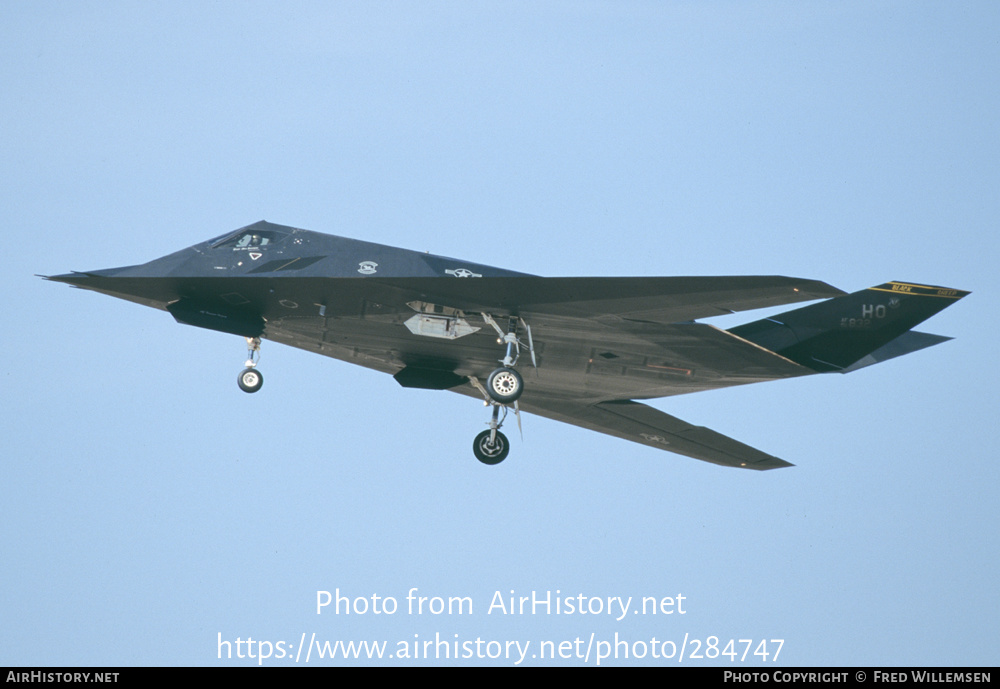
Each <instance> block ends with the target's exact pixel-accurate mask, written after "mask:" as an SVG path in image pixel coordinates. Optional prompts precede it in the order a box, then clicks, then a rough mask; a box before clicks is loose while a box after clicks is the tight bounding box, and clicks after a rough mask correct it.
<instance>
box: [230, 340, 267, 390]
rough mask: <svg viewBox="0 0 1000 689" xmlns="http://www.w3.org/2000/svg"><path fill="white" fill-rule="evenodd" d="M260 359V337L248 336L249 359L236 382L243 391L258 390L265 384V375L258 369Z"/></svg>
mask: <svg viewBox="0 0 1000 689" xmlns="http://www.w3.org/2000/svg"><path fill="white" fill-rule="evenodd" d="M259 360H260V338H259V337H248V338H247V360H246V363H245V364H244V366H246V368H244V369H243V370H242V371H240V375H239V377H238V378H237V379H236V384H237V385H239V386H240V390H242V391H243V392H257V391H258V390H260V387H261V386H262V385H263V384H264V376H263V375H262V374H261V372H260V371H258V370H257V362H258V361H259Z"/></svg>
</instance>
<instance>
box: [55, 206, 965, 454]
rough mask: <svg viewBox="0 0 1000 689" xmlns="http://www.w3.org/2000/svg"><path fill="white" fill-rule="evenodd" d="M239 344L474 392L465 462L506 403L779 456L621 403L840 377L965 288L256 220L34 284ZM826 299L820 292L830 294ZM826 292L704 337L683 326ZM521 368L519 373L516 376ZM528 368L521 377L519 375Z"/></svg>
mask: <svg viewBox="0 0 1000 689" xmlns="http://www.w3.org/2000/svg"><path fill="white" fill-rule="evenodd" d="M48 279H50V280H56V281H58V282H66V283H69V284H71V285H75V286H76V287H82V288H84V289H89V290H93V291H95V292H102V293H104V294H108V295H111V296H113V297H119V298H121V299H127V300H129V301H134V302H137V303H139V304H144V305H146V306H153V307H156V308H158V309H163V310H166V311H169V312H170V314H171V315H172V316H173V317H174V318H175V319H176V320H177V321H179V322H180V323H186V324H189V325H195V326H198V327H201V328H208V329H210V330H217V331H220V332H224V333H230V334H233V335H240V336H242V337H245V338H246V340H247V345H248V360H247V362H246V365H245V368H244V369H243V371H241V372H240V374H239V379H238V382H239V387H240V388H241V389H243V390H244V391H246V392H256V391H257V390H259V389H260V388H261V384H262V383H263V380H264V379H263V377H262V375H261V373H260V371H259V370H258V369H257V367H256V364H257V358H258V355H259V349H260V342H261V338H264V339H268V340H274V341H276V342H281V343H284V344H288V345H292V346H293V347H299V348H301V349H307V350H309V351H312V352H316V353H318V354H324V355H326V356H329V357H333V358H335V359H342V360H344V361H348V362H350V363H354V364H359V365H361V366H365V367H368V368H373V369H376V370H378V371H383V372H385V373H390V374H392V376H393V377H394V378H395V379H396V381H398V382H399V384H400V385H402V386H404V387H412V388H426V389H432V390H452V391H454V392H460V393H463V394H465V395H469V396H471V397H477V398H482V400H483V401H484V402H485V403H486V405H487V406H489V407H490V408H491V411H492V413H491V417H490V420H489V428H488V429H487V430H485V431H483V432H482V433H480V434H479V435H478V436H476V438H475V441H474V442H473V452H474V453H475V456H476V457H477V458H478V459H479V460H480V461H481V462H483V463H485V464H497V463H499V462H501V461H503V459H504V458H505V457H506V456H507V453H508V451H509V449H510V444H509V442H508V440H507V438H506V437H505V436H504V434H503V433H501V432H500V428H501V426H502V424H503V422H504V420H505V418H506V416H507V413H508V411H509V410H513V411H514V412H515V414H516V415H517V419H518V424H519V425H520V415H519V413H520V412H521V411H526V412H531V413H533V414H538V415H540V416H545V417H548V418H550V419H556V420H558V421H565V422H566V423H570V424H573V425H576V426H582V427H584V428H589V429H591V430H595V431H599V432H601V433H607V434H608V435H613V436H616V437H619V438H624V439H626V440H631V441H633V442H637V443H641V444H643V445H648V446H650V447H655V448H658V449H661V450H669V451H671V452H676V453H679V454H682V455H687V456H688V457H694V458H695V459H701V460H704V461H707V462H712V463H714V464H721V465H724V466H732V467H746V468H748V469H759V470H762V469H775V468H778V467H785V466H791V465H790V464H789V463H788V462H785V461H783V460H781V459H778V458H777V457H773V456H771V455H769V454H765V453H764V452H761V451H760V450H757V449H755V448H752V447H749V446H747V445H744V444H743V443H740V442H738V441H736V440H733V439H732V438H728V437H726V436H724V435H721V434H719V433H716V432H715V431H711V430H709V429H707V428H702V427H698V426H692V425H690V424H687V423H685V422H684V421H681V420H680V419H677V418H674V417H673V416H670V415H668V414H665V413H663V412H661V411H659V410H657V409H654V408H652V407H650V406H647V405H645V404H642V403H641V402H637V401H636V400H641V399H651V398H656V397H667V396H670V395H679V394H683V393H689V392H698V391H700V390H711V389H714V388H722V387H728V386H731V385H742V384H745V383H756V382H760V381H765V380H777V379H780V378H792V377H795V376H804V375H810V374H813V373H827V372H840V373H847V372H849V371H853V370H856V369H859V368H862V367H864V366H868V365H870V364H873V363H877V362H880V361H885V360H886V359H891V358H893V357H897V356H900V355H902V354H908V353H910V352H914V351H916V350H919V349H923V348H925V347H929V346H931V345H935V344H938V343H940V342H943V341H945V340H948V339H950V338H947V337H942V336H939V335H930V334H926V333H920V332H916V331H913V330H911V329H910V328H912V327H913V326H915V325H917V324H918V323H920V322H921V321H923V320H925V319H927V318H929V317H930V316H932V315H934V314H935V313H937V312H938V311H940V310H942V309H944V308H945V307H947V306H949V305H950V304H952V303H954V302H955V301H956V300H958V299H961V298H962V297H964V296H965V295H966V294H968V292H963V291H960V290H955V289H948V288H943V287H931V286H927V285H918V284H911V283H905V282H888V283H885V284H882V285H879V286H877V287H872V288H870V289H866V290H862V291H860V292H855V293H853V294H845V293H844V292H842V291H841V290H839V289H836V288H834V287H831V286H830V285H827V284H825V283H823V282H818V281H815V280H802V279H797V278H788V277H610V278H605V277H596V278H545V277H538V276H535V275H527V274H525V273H517V272H514V271H510V270H504V269H501V268H494V267H491V266H486V265H480V264H478V263H470V262H468V261H462V260H458V259H453V258H445V257H443V256H435V255H431V254H426V253H420V252H416V251H408V250H405V249H397V248H393V247H388V246H382V245H379V244H373V243H370V242H364V241H358V240H355V239H346V238H343V237H335V236H331V235H326V234H320V233H317V232H310V231H307V230H300V229H296V228H293V227H286V226H283V225H275V224H272V223H269V222H264V221H261V222H258V223H255V224H253V225H248V226H247V227H243V228H241V229H239V230H236V231H234V232H230V233H228V234H225V235H223V236H221V237H217V238H216V239H212V240H209V241H207V242H202V243H201V244H196V245H194V246H192V247H189V248H187V249H183V250H181V251H178V252H176V253H173V254H170V255H168V256H164V257H163V258H159V259H156V260H154V261H150V262H149V263H144V264H142V265H138V266H128V267H124V268H111V269H107V270H95V271H91V272H85V273H75V272H74V273H69V274H66V275H56V276H52V277H49V278H48ZM831 297H832V298H831ZM817 299H825V301H822V302H818V303H816V304H812V305H809V306H805V307H802V308H797V309H795V310H792V311H788V312H786V313H782V314H779V315H777V316H772V317H770V318H764V319H762V320H758V321H754V322H752V323H748V324H746V325H741V326H738V327H735V328H732V329H730V330H721V329H719V328H716V327H713V326H711V325H708V324H705V323H698V322H696V319H699V318H708V317H711V316H719V315H724V314H730V313H733V312H736V311H744V310H748V309H758V308H763V307H773V306H777V305H781V304H791V303H795V302H803V301H813V300H817ZM528 372H530V375H527V376H526V375H525V374H526V373H528ZM525 378H527V381H526V380H525Z"/></svg>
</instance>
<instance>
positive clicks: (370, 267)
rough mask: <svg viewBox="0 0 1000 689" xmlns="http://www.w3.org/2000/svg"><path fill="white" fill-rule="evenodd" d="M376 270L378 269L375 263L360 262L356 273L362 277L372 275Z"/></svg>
mask: <svg viewBox="0 0 1000 689" xmlns="http://www.w3.org/2000/svg"><path fill="white" fill-rule="evenodd" d="M376 268H378V263H376V262H375V261H362V262H361V263H359V264H358V272H359V273H361V274H362V275H372V274H373V273H374V272H375V269H376Z"/></svg>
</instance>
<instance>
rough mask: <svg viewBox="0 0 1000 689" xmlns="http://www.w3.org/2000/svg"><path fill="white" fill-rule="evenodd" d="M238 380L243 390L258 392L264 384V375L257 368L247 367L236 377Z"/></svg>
mask: <svg viewBox="0 0 1000 689" xmlns="http://www.w3.org/2000/svg"><path fill="white" fill-rule="evenodd" d="M236 382H237V383H238V384H239V386H240V390H242V391H243V392H257V391H258V390H260V386H261V385H263V384H264V376H262V375H261V374H260V371H258V370H257V369H255V368H245V369H243V370H242V371H240V376H239V378H237V379H236Z"/></svg>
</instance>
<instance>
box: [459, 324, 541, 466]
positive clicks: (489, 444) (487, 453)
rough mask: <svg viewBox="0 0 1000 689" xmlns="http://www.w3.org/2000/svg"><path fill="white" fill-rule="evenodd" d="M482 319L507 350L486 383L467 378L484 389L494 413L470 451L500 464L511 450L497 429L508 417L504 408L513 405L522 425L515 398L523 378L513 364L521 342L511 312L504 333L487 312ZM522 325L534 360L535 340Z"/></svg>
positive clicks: (521, 387) (519, 424) (518, 424)
mask: <svg viewBox="0 0 1000 689" xmlns="http://www.w3.org/2000/svg"><path fill="white" fill-rule="evenodd" d="M482 315H483V320H484V321H486V323H488V324H489V325H491V326H493V328H494V329H495V330H496V331H497V334H498V335H499V336H500V337H498V338H497V344H504V343H506V345H507V352H506V355H505V356H504V358H503V359H502V360H501V362H500V363H501V364H502V365H501V366H500V368H498V369H496V370H494V371H493V373H491V374H490V376H489V378H487V379H486V387H483V385H482V384H481V383H480V382H479V380H478V379H476V378H475V377H471V378H470V379H469V380H470V382H471V383H472V385H473V386H474V387H475V388H476V389H477V390H479V391H480V392H481V393H483V398H484V400H485V403H486V405H487V406H490V407H492V408H493V414H492V417H491V418H490V421H489V430H486V431H483V432H482V433H480V434H479V435H477V436H476V439H475V440H474V441H473V442H472V452H473V454H475V455H476V459H478V460H479V461H480V462H482V463H483V464H489V465H493V464H499V463H500V462H502V461H503V460H504V459H506V458H507V454H508V453H509V452H510V441H508V440H507V436H505V435H504V434H503V433H501V432H500V427H501V426H502V425H503V422H504V419H506V418H507V410H508V409H510V408H511V407H513V409H514V414H515V416H517V426H518V428H520V427H521V413H520V410H519V409H518V407H517V400H518V398H520V397H521V393H522V392H524V379H523V378H522V377H521V374H520V373H518V372H517V371H516V370H515V369H514V365H515V364H516V363H517V359H518V357H519V356H520V353H521V343H520V342H519V341H518V339H517V324H518V320H519V319H518V318H516V317H514V316H511V317H510V318H508V320H507V332H506V333H505V332H504V331H503V330H501V329H500V326H499V325H497V323H496V321H495V320H493V318H492V317H491V316H489V315H487V314H485V313H484V314H482ZM525 328H526V329H527V332H528V343H529V345H528V346H529V349H530V351H531V360H532V362H533V363H534V362H535V349H534V343H533V342H532V341H531V330H530V328H528V326H527V324H525ZM501 409H502V410H503V416H501V415H500V410H501Z"/></svg>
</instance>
